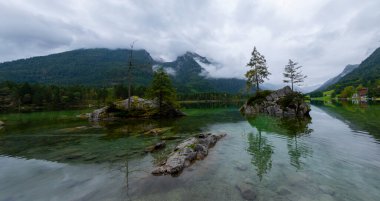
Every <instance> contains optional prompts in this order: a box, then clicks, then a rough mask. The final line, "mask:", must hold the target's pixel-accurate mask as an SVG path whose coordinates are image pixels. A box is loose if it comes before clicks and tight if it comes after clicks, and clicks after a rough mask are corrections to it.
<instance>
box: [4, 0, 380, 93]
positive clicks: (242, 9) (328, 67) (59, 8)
mask: <svg viewBox="0 0 380 201" xmlns="http://www.w3.org/2000/svg"><path fill="white" fill-rule="evenodd" d="M379 8H380V1H378V0H363V1H356V0H310V1H302V0H287V1H278V0H256V1H251V0H237V1H223V2H221V1H217V0H210V1H202V0H194V1H177V0H162V1H148V0H141V1H131V0H130V1H119V0H98V1H92V0H83V1H76V0H65V1H49V0H16V1H2V2H0V42H1V46H0V62H3V61H9V60H15V59H20V58H27V57H32V56H39V55H47V54H51V53H57V52H63V51H68V50H73V49H78V48H94V47H102V48H103V47H104V48H129V45H130V44H131V43H132V42H133V41H136V43H135V48H138V49H146V50H147V51H148V52H149V53H151V55H152V57H153V58H154V59H156V60H157V59H159V58H162V59H163V60H165V61H174V60H175V59H176V58H177V56H179V55H183V54H184V53H185V52H186V51H191V52H197V53H198V54H199V55H202V56H204V57H207V58H212V59H213V60H214V61H210V64H204V63H201V64H202V67H203V68H204V69H207V72H208V74H207V76H208V77H213V78H231V77H235V78H243V75H244V72H245V71H246V70H247V67H245V65H246V63H247V62H248V61H249V58H250V52H251V51H252V48H253V46H254V45H255V46H256V47H257V48H258V50H259V51H260V52H261V53H262V54H263V55H265V56H266V59H267V61H268V66H269V70H270V71H271V73H272V75H271V76H270V81H269V82H270V83H271V84H275V85H277V84H281V82H282V71H283V68H284V66H285V65H286V63H287V61H288V59H293V60H294V61H297V62H299V63H300V64H301V65H302V66H303V72H304V73H305V74H307V75H308V79H307V80H306V82H305V87H310V86H314V85H316V84H322V83H323V82H325V81H326V80H328V79H330V78H332V77H334V76H335V75H338V74H339V73H340V72H342V71H343V68H344V66H346V65H347V64H349V63H360V62H361V61H362V60H364V59H365V58H366V57H367V56H368V55H369V54H370V53H372V52H373V51H374V50H375V49H376V48H377V47H378V46H380V42H379V40H380V20H379V19H380V12H379Z"/></svg>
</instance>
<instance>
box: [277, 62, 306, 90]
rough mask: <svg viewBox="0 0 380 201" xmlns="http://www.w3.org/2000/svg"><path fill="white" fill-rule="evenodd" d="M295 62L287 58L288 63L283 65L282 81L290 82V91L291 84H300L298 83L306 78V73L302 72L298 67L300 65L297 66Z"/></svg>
mask: <svg viewBox="0 0 380 201" xmlns="http://www.w3.org/2000/svg"><path fill="white" fill-rule="evenodd" d="M297 65H298V63H297V62H293V61H292V60H291V59H289V63H288V65H286V66H285V73H283V74H284V77H285V79H284V83H291V87H292V91H294V90H293V85H294V84H296V85H298V86H299V85H300V84H299V83H302V82H304V79H305V78H307V76H306V75H303V74H302V71H301V70H300V68H302V66H297Z"/></svg>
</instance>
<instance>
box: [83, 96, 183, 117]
mask: <svg viewBox="0 0 380 201" xmlns="http://www.w3.org/2000/svg"><path fill="white" fill-rule="evenodd" d="M129 102H130V104H129ZM184 115H185V114H184V113H183V112H181V111H180V110H178V109H176V108H175V107H173V106H171V105H169V104H167V103H163V104H162V105H161V108H160V107H159V104H158V101H157V100H146V99H143V98H139V97H137V96H133V97H131V98H128V99H125V100H122V101H118V102H115V103H113V104H112V105H110V106H106V107H103V108H100V109H96V110H94V111H93V112H92V113H90V115H89V119H90V120H91V121H100V120H115V119H121V118H155V117H178V116H184Z"/></svg>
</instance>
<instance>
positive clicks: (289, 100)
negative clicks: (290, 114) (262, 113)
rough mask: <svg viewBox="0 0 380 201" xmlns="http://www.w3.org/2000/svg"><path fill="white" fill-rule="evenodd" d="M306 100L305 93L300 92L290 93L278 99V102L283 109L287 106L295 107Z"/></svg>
mask: <svg viewBox="0 0 380 201" xmlns="http://www.w3.org/2000/svg"><path fill="white" fill-rule="evenodd" d="M303 101H304V95H303V94H302V93H300V92H292V93H289V94H287V95H285V96H283V97H281V98H280V99H278V100H277V104H279V105H280V106H281V108H282V109H285V108H287V107H289V108H295V107H296V106H298V105H300V104H301V103H302V102H303Z"/></svg>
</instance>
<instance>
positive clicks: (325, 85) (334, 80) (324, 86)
mask: <svg viewBox="0 0 380 201" xmlns="http://www.w3.org/2000/svg"><path fill="white" fill-rule="evenodd" d="M357 67H359V64H355V65H347V66H346V67H345V68H344V69H343V72H341V73H340V74H339V75H337V76H335V77H333V78H331V79H329V80H327V81H326V82H325V83H323V84H322V85H321V86H320V87H319V88H318V89H316V90H315V91H324V90H326V89H327V88H328V87H329V86H331V85H333V84H336V83H337V82H338V81H339V80H340V79H342V78H343V77H344V76H346V75H347V74H349V73H351V72H352V71H353V70H355V69H356V68H357Z"/></svg>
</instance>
